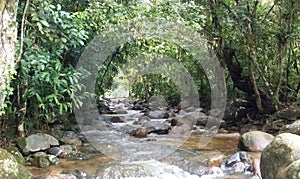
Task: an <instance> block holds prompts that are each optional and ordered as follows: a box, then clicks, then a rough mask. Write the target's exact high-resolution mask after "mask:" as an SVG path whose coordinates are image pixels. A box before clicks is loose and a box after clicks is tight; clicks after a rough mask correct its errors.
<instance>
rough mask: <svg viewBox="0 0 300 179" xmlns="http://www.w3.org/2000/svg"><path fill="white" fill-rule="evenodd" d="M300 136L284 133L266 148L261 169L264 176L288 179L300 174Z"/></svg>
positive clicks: (262, 156) (297, 176)
mask: <svg viewBox="0 0 300 179" xmlns="http://www.w3.org/2000/svg"><path fill="white" fill-rule="evenodd" d="M299 141H300V136H298V135H295V134H291V133H283V134H279V135H277V136H276V137H275V139H274V140H273V141H272V142H271V143H270V144H269V145H268V146H267V147H266V148H265V149H264V151H263V152H262V155H261V162H260V169H261V175H262V178H267V179H269V178H270V179H272V178H276V179H286V178H299V176H300V167H299V166H300V165H299V163H300V143H299Z"/></svg>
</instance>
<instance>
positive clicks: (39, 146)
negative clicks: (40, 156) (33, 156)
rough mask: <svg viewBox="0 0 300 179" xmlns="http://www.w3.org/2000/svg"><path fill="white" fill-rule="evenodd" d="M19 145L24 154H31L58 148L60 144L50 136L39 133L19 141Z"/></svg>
mask: <svg viewBox="0 0 300 179" xmlns="http://www.w3.org/2000/svg"><path fill="white" fill-rule="evenodd" d="M17 144H18V147H19V148H20V149H21V150H22V152H23V153H24V154H29V153H30V152H38V151H41V150H47V149H49V148H50V147H51V146H58V145H59V142H58V140H57V139H56V138H54V137H53V136H51V135H49V134H44V133H38V134H33V135H30V136H28V137H25V138H22V139H20V140H18V142H17Z"/></svg>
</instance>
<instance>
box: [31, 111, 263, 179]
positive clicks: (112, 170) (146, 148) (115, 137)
mask: <svg viewBox="0 0 300 179" xmlns="http://www.w3.org/2000/svg"><path fill="white" fill-rule="evenodd" d="M141 115H142V113H140V112H139V111H132V110H128V114H124V115H104V116H102V117H101V118H100V119H99V121H96V123H94V124H93V126H92V127H89V128H83V127H82V128H81V130H82V133H83V134H84V135H85V137H86V138H87V139H88V141H89V142H90V143H91V144H92V145H93V146H94V147H95V148H97V149H98V150H99V151H100V152H101V153H102V154H99V155H94V156H91V157H90V158H89V159H88V160H76V161H74V160H66V159H61V164H60V165H58V166H50V167H48V168H46V169H42V168H36V167H27V168H28V169H29V170H30V171H31V172H32V173H33V174H34V175H35V176H44V175H46V174H49V173H50V172H51V173H53V172H54V173H60V172H61V171H63V170H69V171H74V170H80V171H82V172H85V173H86V174H87V175H88V176H100V175H101V176H103V178H118V175H120V176H122V174H120V173H122V172H127V174H128V175H129V176H130V172H135V173H134V174H133V175H134V177H129V178H149V179H150V178H151V179H154V178H191V179H192V178H222V177H223V178H250V176H248V175H226V177H225V176H224V174H222V173H220V172H213V173H214V174H212V175H203V176H202V177H199V176H198V175H194V174H195V173H196V174H198V173H201V172H202V170H201V171H200V168H201V167H202V166H203V167H204V168H205V166H207V165H208V164H207V163H210V164H209V165H211V166H209V167H213V166H216V165H219V163H220V161H218V157H220V156H225V157H228V156H230V155H232V154H234V153H235V152H236V151H237V150H238V149H237V144H238V138H237V137H230V138H217V137H215V138H214V139H213V140H212V141H211V142H210V143H209V144H208V145H207V146H205V147H204V148H199V140H200V137H201V136H200V135H197V134H193V135H186V136H171V135H157V134H150V135H148V136H147V138H135V137H132V136H130V135H128V131H130V130H132V129H133V128H134V127H133V125H132V124H133V120H134V119H136V118H137V117H139V116H141ZM112 116H119V117H122V118H124V119H126V120H125V122H124V123H113V124H110V125H107V123H106V121H107V119H108V118H109V117H112ZM103 121H105V122H103ZM99 126H100V127H99ZM99 128H102V130H99ZM256 157H259V155H258V156H256ZM213 158H216V161H215V162H214V161H213V160H212V161H210V159H213ZM221 160H222V159H221ZM200 166H201V167H200ZM102 168H105V170H101V169H102ZM125 170H126V171H125ZM127 170H128V171H130V172H129V173H128V171H127ZM120 171H121V172H120ZM137 171H138V172H139V173H138V174H137ZM192 173H193V174H192Z"/></svg>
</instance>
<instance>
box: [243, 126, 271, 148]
mask: <svg viewBox="0 0 300 179" xmlns="http://www.w3.org/2000/svg"><path fill="white" fill-rule="evenodd" d="M273 139H274V136H273V135H271V134H268V133H265V132H261V131H251V132H247V133H245V134H243V135H242V136H241V138H240V141H239V148H240V149H241V150H246V151H249V152H261V151H263V150H264V148H265V147H266V146H267V145H268V144H269V143H270V142H271V141H272V140H273Z"/></svg>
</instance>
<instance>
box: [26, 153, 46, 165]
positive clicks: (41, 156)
mask: <svg viewBox="0 0 300 179" xmlns="http://www.w3.org/2000/svg"><path fill="white" fill-rule="evenodd" d="M29 161H30V165H32V166H36V167H40V168H47V167H49V166H50V161H49V159H48V157H47V154H46V153H44V152H38V153H35V154H34V155H33V156H32V157H31V159H30V160H29Z"/></svg>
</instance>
